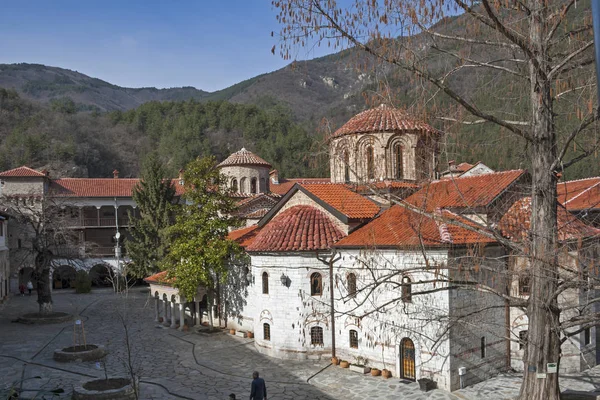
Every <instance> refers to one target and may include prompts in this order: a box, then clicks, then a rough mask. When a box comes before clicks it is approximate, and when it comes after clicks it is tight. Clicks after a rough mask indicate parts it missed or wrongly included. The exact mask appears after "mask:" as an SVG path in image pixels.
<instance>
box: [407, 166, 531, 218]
mask: <svg viewBox="0 0 600 400" xmlns="http://www.w3.org/2000/svg"><path fill="white" fill-rule="evenodd" d="M525 173H526V172H525V171H524V170H513V171H503V172H495V173H491V174H485V175H477V176H469V177H463V178H453V179H444V180H441V181H434V182H431V183H427V184H425V185H423V187H422V188H421V190H419V191H418V192H417V193H415V194H413V195H412V196H410V197H408V198H407V199H406V202H407V203H409V204H412V205H413V206H415V207H419V208H423V209H425V210H427V211H432V210H435V209H437V208H442V209H443V208H471V207H473V208H475V207H486V206H488V205H489V204H490V203H491V202H492V201H493V200H494V199H496V198H497V197H498V196H499V195H500V194H502V193H504V191H506V190H507V189H508V188H509V187H510V186H511V185H513V184H514V183H515V182H517V181H518V180H519V178H521V177H522V176H524V175H525Z"/></svg>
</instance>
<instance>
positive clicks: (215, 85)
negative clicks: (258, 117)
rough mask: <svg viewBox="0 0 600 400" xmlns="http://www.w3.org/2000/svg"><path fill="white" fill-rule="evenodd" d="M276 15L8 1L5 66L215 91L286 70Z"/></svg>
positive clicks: (224, 3)
mask: <svg viewBox="0 0 600 400" xmlns="http://www.w3.org/2000/svg"><path fill="white" fill-rule="evenodd" d="M276 14H277V11H276V10H274V9H273V8H272V6H271V1H270V0H246V1H243V0H216V1H215V0H195V1H173V0H171V1H155V0H145V1H138V0H120V1H114V0H105V1H95V0H77V1H73V0H69V1H66V0H54V1H48V0H43V1H42V0H25V1H10V2H9V1H5V2H3V3H2V5H1V6H0V21H1V22H0V63H18V62H27V63H39V64H46V65H52V66H57V67H62V68H68V69H72V70H76V71H79V72H82V73H84V74H86V75H89V76H93V77H96V78H100V79H103V80H105V81H108V82H110V83H113V84H116V85H119V86H127V87H142V86H156V87H160V88H164V87H175V86H194V87H197V88H198V89H203V90H208V91H214V90H218V89H223V88H225V87H227V86H230V85H232V84H234V83H237V82H240V81H242V80H244V79H248V78H251V77H253V76H256V75H258V74H261V73H265V72H270V71H274V70H276V69H279V68H281V67H283V66H285V65H286V64H287V63H288V62H287V61H285V60H282V59H281V58H280V57H279V56H278V55H272V54H271V47H273V45H274V44H276V42H277V39H276V37H271V31H275V32H278V31H279V25H278V23H277V21H276V19H275V16H276ZM320 51H321V53H311V52H307V50H300V53H299V54H298V58H301V59H306V58H314V57H317V56H321V55H323V54H325V53H324V51H326V50H325V49H323V47H321V50H320Z"/></svg>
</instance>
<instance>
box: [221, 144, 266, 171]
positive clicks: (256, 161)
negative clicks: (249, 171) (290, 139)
mask: <svg viewBox="0 0 600 400" xmlns="http://www.w3.org/2000/svg"><path fill="white" fill-rule="evenodd" d="M234 165H255V166H260V167H266V168H271V164H269V163H268V162H266V161H265V160H263V159H262V158H260V157H259V156H257V155H256V154H254V153H252V152H251V151H248V150H246V149H245V148H243V147H242V149H241V150H240V151H236V152H235V153H233V154H232V155H230V156H229V157H227V158H226V159H225V160H224V161H223V162H221V163H220V164H219V165H217V167H229V166H234Z"/></svg>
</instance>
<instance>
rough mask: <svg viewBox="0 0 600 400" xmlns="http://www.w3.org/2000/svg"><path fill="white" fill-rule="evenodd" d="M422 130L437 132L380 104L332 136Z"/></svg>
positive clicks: (405, 113) (397, 110) (349, 122)
mask: <svg viewBox="0 0 600 400" xmlns="http://www.w3.org/2000/svg"><path fill="white" fill-rule="evenodd" d="M414 131H417V132H422V133H436V134H437V133H439V132H438V131H437V130H436V129H434V128H432V127H431V126H430V125H428V124H426V123H425V122H423V121H420V120H418V119H416V118H413V117H411V116H410V115H409V114H408V113H407V112H406V111H404V110H401V109H399V108H395V107H390V106H388V105H386V104H381V105H380V106H379V107H375V108H371V109H370V110H366V111H363V112H361V113H359V114H357V115H355V116H354V117H352V118H350V120H349V121H348V122H346V123H345V124H344V125H342V127H341V128H339V129H338V130H337V131H335V132H334V134H333V135H332V138H336V137H340V136H344V135H350V134H355V133H379V132H414Z"/></svg>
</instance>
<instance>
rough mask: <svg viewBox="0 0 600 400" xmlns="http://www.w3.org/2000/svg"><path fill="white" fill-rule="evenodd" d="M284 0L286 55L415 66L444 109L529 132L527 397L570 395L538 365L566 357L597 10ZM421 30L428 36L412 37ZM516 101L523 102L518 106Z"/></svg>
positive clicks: (557, 5)
mask: <svg viewBox="0 0 600 400" xmlns="http://www.w3.org/2000/svg"><path fill="white" fill-rule="evenodd" d="M273 4H274V6H276V7H278V8H279V10H280V13H279V21H280V23H281V24H282V29H281V37H282V40H283V46H282V47H281V54H282V56H284V57H290V54H292V53H293V52H292V50H293V49H294V48H295V47H297V46H300V45H308V44H312V43H313V42H314V41H316V42H319V43H329V44H333V45H335V46H342V47H345V46H349V47H353V48H354V49H356V50H357V51H358V52H362V53H365V54H367V55H369V56H370V57H371V58H372V59H373V60H375V63H376V64H386V65H388V66H390V67H391V68H395V69H397V70H400V71H403V73H405V74H407V75H409V76H411V77H412V78H413V79H414V81H415V82H416V83H419V84H420V85H415V87H419V88H421V90H422V91H423V92H422V93H421V94H420V95H419V96H418V97H419V98H421V99H423V102H422V103H424V102H426V101H428V100H429V99H431V98H433V97H440V98H442V99H443V100H444V101H445V102H446V104H447V103H448V100H451V102H453V103H454V104H456V105H457V106H458V108H454V107H444V110H443V111H444V112H447V115H445V116H443V117H444V118H446V119H451V120H453V121H455V122H456V123H457V124H469V125H473V124H483V123H489V124H493V125H495V126H497V127H498V128H499V132H508V133H510V134H512V135H514V136H515V138H517V139H516V140H518V141H520V142H521V143H523V147H524V148H526V149H527V155H528V159H529V160H530V164H531V174H532V185H531V202H532V206H531V226H530V228H529V237H530V238H531V240H530V243H528V246H527V252H523V253H522V255H523V256H524V257H527V258H528V260H529V266H528V269H529V271H530V272H531V294H530V296H529V298H528V299H527V300H526V304H525V305H523V307H524V308H526V314H527V317H528V320H529V332H528V338H529V340H528V344H527V352H526V359H525V376H524V379H523V386H522V388H521V394H520V398H521V399H527V400H529V399H539V400H542V399H544V400H545V399H558V398H559V386H558V375H557V374H552V375H549V376H548V378H547V379H537V378H536V372H535V370H536V369H537V370H543V369H544V368H545V366H546V364H547V363H551V362H556V361H557V360H559V359H560V344H561V337H560V329H559V326H560V315H561V308H560V307H559V304H558V301H557V296H556V293H557V292H559V291H560V290H561V288H562V287H563V286H561V278H560V271H561V266H560V263H559V261H558V256H557V251H556V249H557V248H558V239H557V233H558V232H557V218H556V215H557V197H556V183H557V180H558V178H559V176H560V174H561V173H562V172H563V170H564V169H565V168H567V167H568V166H571V165H573V164H574V163H576V162H578V161H580V160H582V159H584V158H585V157H587V156H588V155H590V154H592V153H593V152H594V151H596V149H597V144H596V142H595V141H594V140H593V138H591V137H590V136H589V135H587V136H586V135H584V133H585V132H588V129H589V128H590V127H592V126H593V125H594V123H595V122H596V120H597V118H598V111H597V107H596V106H593V102H592V98H593V97H592V96H593V91H592V88H593V85H594V82H593V79H591V70H590V69H589V65H590V64H592V63H593V62H594V57H593V54H592V51H591V50H592V47H593V40H592V37H591V35H590V32H591V28H592V26H591V20H590V18H589V13H588V12H587V11H588V10H586V9H583V10H582V5H581V4H579V2H576V1H575V0H556V1H542V0H526V1H520V0H509V1H504V2H492V1H489V0H482V1H480V2H475V1H464V0H452V1H450V2H445V1H441V0H440V1H422V2H414V1H406V0H397V1H362V0H356V1H353V2H352V6H351V7H346V8H344V7H342V6H341V5H340V4H338V3H337V2H336V1H335V0H283V1H274V2H273ZM458 13H463V15H461V16H460V17H459V18H458V23H457V24H458V27H459V28H458V29H456V30H455V31H449V32H447V31H444V29H443V28H444V23H443V22H446V21H456V19H448V18H447V19H444V18H446V17H452V16H454V15H456V14H458ZM440 21H442V23H440ZM436 23H437V25H435V24H436ZM413 33H418V35H415V36H413V37H410V36H409V35H410V34H413ZM397 35H405V36H403V37H401V38H399V39H396V38H395V36H397ZM436 60H444V61H443V62H434V61H436ZM467 77H468V78H471V80H472V81H473V82H476V83H477V85H476V87H473V89H474V90H473V91H461V89H460V81H461V80H465V79H466V78H467ZM490 88H493V89H492V90H494V91H496V92H498V93H497V95H496V96H495V97H494V98H493V99H494V101H493V102H492V104H490V103H489V102H488V103H486V102H485V101H483V100H484V99H483V98H482V95H483V93H484V92H485V91H487V92H488V98H489V92H490ZM511 89H512V90H511ZM509 104H518V105H519V107H518V108H519V110H518V111H517V115H514V113H510V112H509V111H510V110H509V108H508V107H507V105H509ZM421 105H423V104H421ZM459 110H460V111H459ZM513 110H514V108H513ZM577 147H578V148H579V149H577ZM570 149H573V150H572V151H570ZM513 247H514V246H513ZM519 247H520V246H519ZM520 248H521V249H523V247H520ZM530 367H532V368H530Z"/></svg>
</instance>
